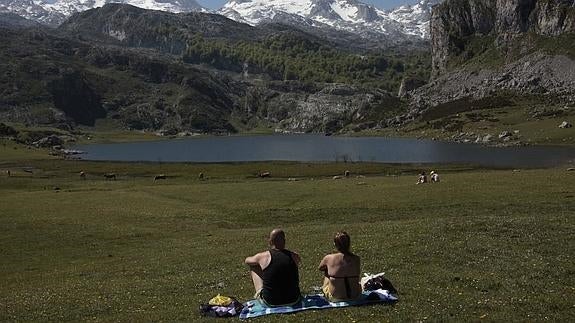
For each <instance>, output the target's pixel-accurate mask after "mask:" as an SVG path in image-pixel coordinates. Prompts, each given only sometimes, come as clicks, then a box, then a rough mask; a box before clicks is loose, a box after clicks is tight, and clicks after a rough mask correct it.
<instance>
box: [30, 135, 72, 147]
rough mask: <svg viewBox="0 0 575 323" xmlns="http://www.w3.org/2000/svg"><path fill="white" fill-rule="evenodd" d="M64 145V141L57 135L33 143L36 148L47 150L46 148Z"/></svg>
mask: <svg viewBox="0 0 575 323" xmlns="http://www.w3.org/2000/svg"><path fill="white" fill-rule="evenodd" d="M63 143H64V140H62V139H61V138H60V137H58V136H56V135H50V136H48V137H44V138H42V139H40V140H37V141H34V142H33V143H32V145H34V146H36V147H42V148H46V147H54V146H60V145H62V144H63Z"/></svg>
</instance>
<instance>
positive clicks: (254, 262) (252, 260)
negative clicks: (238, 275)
mask: <svg viewBox="0 0 575 323" xmlns="http://www.w3.org/2000/svg"><path fill="white" fill-rule="evenodd" d="M261 256H262V254H261V253H258V254H255V255H253V256H251V257H247V258H246V260H244V263H245V264H246V265H248V266H250V267H251V266H259V265H260V258H261Z"/></svg>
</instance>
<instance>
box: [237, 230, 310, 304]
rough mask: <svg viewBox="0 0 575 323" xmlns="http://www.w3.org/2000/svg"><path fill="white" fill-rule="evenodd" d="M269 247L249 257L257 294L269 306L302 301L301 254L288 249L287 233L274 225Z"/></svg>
mask: <svg viewBox="0 0 575 323" xmlns="http://www.w3.org/2000/svg"><path fill="white" fill-rule="evenodd" d="M268 242H269V245H270V250H267V251H264V252H260V253H258V254H256V255H254V256H251V257H247V258H246V260H245V263H246V265H248V266H250V270H251V276H252V280H253V283H254V287H255V289H256V296H255V298H257V299H260V300H261V301H263V302H264V303H265V304H267V305H269V306H282V305H285V306H289V305H293V304H296V303H297V302H299V300H300V298H301V293H300V289H299V272H298V265H299V264H300V262H301V259H300V257H299V255H298V254H297V253H295V252H292V251H289V250H287V249H285V243H286V241H285V233H284V231H283V230H281V229H274V230H273V231H272V232H271V233H270V236H269V240H268Z"/></svg>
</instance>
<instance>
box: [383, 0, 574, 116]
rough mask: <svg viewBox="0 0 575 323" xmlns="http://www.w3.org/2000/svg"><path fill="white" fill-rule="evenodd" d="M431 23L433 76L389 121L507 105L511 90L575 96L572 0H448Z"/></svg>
mask: <svg viewBox="0 0 575 323" xmlns="http://www.w3.org/2000/svg"><path fill="white" fill-rule="evenodd" d="M431 31H432V66H433V72H432V81H431V82H430V83H429V84H427V85H425V86H423V87H421V88H419V89H417V90H414V91H412V92H410V93H409V97H410V112H409V113H408V114H407V115H404V116H402V117H400V118H396V119H393V120H390V121H389V122H390V123H391V124H396V123H404V122H407V121H409V120H413V119H417V118H427V119H433V116H440V115H443V116H445V114H446V112H443V113H442V112H441V111H449V112H450V113H457V112H463V111H467V110H471V109H478V108H486V107H487V108H489V107H496V106H505V104H509V103H510V102H511V101H509V99H507V98H508V97H513V96H527V97H533V98H536V100H544V101H546V102H547V101H549V102H551V101H552V102H555V103H565V104H572V103H573V102H574V101H575V57H574V55H573V46H574V45H573V39H575V36H574V34H573V33H575V3H574V2H573V1H572V0H569V1H565V0H446V1H445V2H444V3H442V4H441V5H438V6H437V7H435V10H433V13H432V21H431ZM552 37H561V38H558V39H556V40H555V39H553V38H552ZM501 100H503V101H501Z"/></svg>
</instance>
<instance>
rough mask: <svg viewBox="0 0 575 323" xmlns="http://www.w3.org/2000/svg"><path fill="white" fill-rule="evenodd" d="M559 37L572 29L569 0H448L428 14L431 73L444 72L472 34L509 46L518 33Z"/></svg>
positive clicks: (573, 10)
mask: <svg viewBox="0 0 575 323" xmlns="http://www.w3.org/2000/svg"><path fill="white" fill-rule="evenodd" d="M526 32H533V33H535V34H538V35H544V36H558V35H561V34H564V33H573V32H575V2H573V1H572V0H448V1H445V2H444V3H442V4H440V5H438V6H436V7H435V9H434V10H433V11H432V15H431V39H432V60H433V75H435V76H437V75H440V74H442V73H444V72H445V71H446V69H447V65H448V62H449V61H450V60H451V59H452V58H453V57H454V56H457V55H459V54H460V53H461V52H462V51H463V50H464V49H465V46H466V45H467V44H468V43H467V40H468V38H469V37H472V36H482V35H489V34H491V35H495V39H496V40H495V41H496V44H497V45H498V46H500V47H505V46H509V45H510V42H511V41H513V39H515V38H516V36H517V35H520V34H523V33H526Z"/></svg>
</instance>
